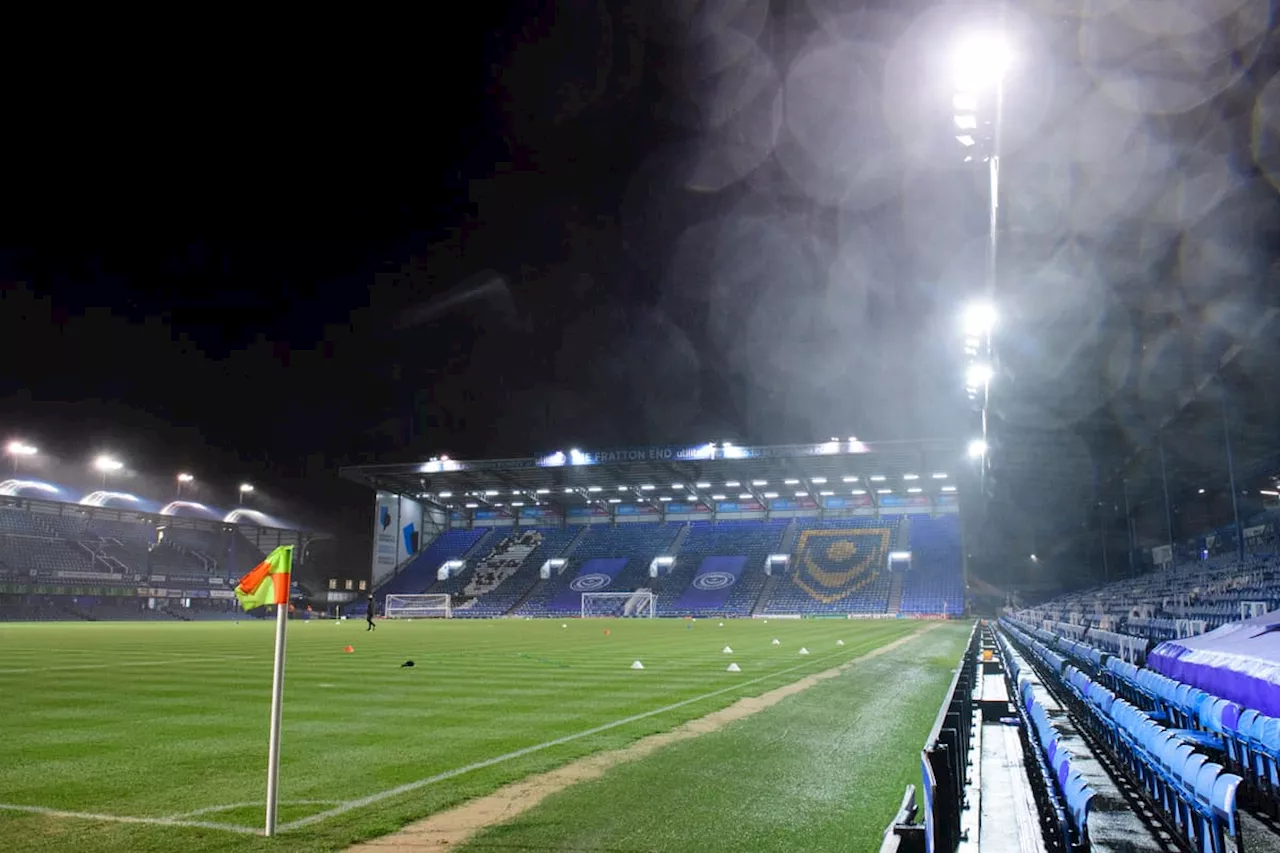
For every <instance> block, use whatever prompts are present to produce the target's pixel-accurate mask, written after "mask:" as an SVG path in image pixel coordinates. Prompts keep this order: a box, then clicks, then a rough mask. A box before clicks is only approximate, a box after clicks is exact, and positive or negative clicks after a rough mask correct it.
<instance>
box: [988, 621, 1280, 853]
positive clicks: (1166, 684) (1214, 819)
mask: <svg viewBox="0 0 1280 853" xmlns="http://www.w3.org/2000/svg"><path fill="white" fill-rule="evenodd" d="M1267 621H1268V620H1266V619H1265V618H1262V619H1259V620H1257V624H1258V625H1264V624H1265V623H1266V622H1267ZM1001 625H1002V630H1003V631H1004V632H1005V634H1006V635H1007V636H1008V637H1010V639H1011V640H1012V641H1014V642H1016V643H1017V644H1019V645H1020V646H1021V647H1022V648H1024V649H1027V650H1029V651H1030V653H1031V654H1032V655H1033V656H1034V657H1035V658H1036V659H1037V660H1038V661H1040V662H1041V665H1042V667H1043V668H1044V669H1045V670H1046V671H1048V672H1049V673H1050V674H1051V675H1052V674H1053V673H1057V681H1059V682H1060V683H1061V684H1062V686H1063V688H1064V689H1065V690H1067V691H1069V693H1070V694H1071V697H1072V701H1073V702H1074V703H1075V705H1076V706H1077V708H1078V709H1079V710H1080V714H1081V716H1082V717H1087V718H1088V720H1089V722H1090V725H1091V726H1092V728H1093V729H1094V731H1095V732H1096V734H1097V736H1098V737H1099V738H1100V739H1101V740H1102V741H1103V742H1105V743H1106V744H1107V747H1108V749H1110V750H1111V751H1112V752H1113V753H1114V754H1115V755H1116V757H1117V759H1118V760H1119V762H1120V763H1121V764H1122V765H1123V766H1124V767H1125V769H1126V772H1127V773H1128V775H1129V776H1130V777H1131V778H1132V779H1133V781H1134V783H1135V784H1136V785H1138V786H1139V787H1140V788H1141V789H1142V790H1143V791H1144V793H1145V796H1146V799H1147V800H1148V801H1149V802H1151V803H1152V804H1154V805H1155V806H1157V807H1158V808H1159V809H1160V810H1161V812H1162V814H1163V815H1164V816H1165V818H1166V820H1167V821H1168V822H1169V823H1170V825H1172V826H1174V827H1176V828H1177V830H1178V832H1179V833H1180V834H1181V836H1182V840H1183V841H1184V842H1185V843H1187V844H1188V845H1189V846H1191V847H1192V849H1197V850H1212V851H1218V850H1229V849H1250V850H1257V849H1264V850H1270V849H1276V846H1277V837H1276V834H1275V832H1274V831H1273V830H1272V829H1271V828H1270V827H1271V825H1272V816H1274V814H1276V813H1277V811H1280V785H1278V784H1277V779H1280V775H1278V774H1277V764H1278V761H1277V756H1280V720H1277V719H1275V718H1273V717H1271V716H1269V715H1267V714H1265V713H1263V712H1262V711H1260V710H1258V709H1256V708H1251V707H1248V706H1247V705H1245V704H1241V703H1239V702H1234V701H1231V700H1230V699H1228V698H1223V697H1221V696H1216V695H1213V694H1212V693H1209V692H1207V691H1205V690H1201V689H1199V688H1198V687H1196V686H1194V685H1191V684H1187V683H1184V682H1180V681H1178V680H1176V679H1174V678H1170V677H1169V676H1167V675H1164V674H1161V673H1159V672H1156V671H1154V670H1151V669H1146V668H1144V667H1140V666H1138V665H1136V664H1133V663H1130V662H1127V661H1124V660H1122V659H1121V658H1119V657H1116V656H1111V655H1108V654H1106V653H1105V652H1102V651H1100V650H1099V649H1097V648H1095V647H1093V646H1091V645H1089V644H1088V642H1085V641H1078V640H1071V639H1069V638H1062V637H1058V636H1056V635H1054V634H1053V633H1052V632H1050V631H1048V630H1046V629H1044V628H1038V627H1036V626H1035V625H1033V624H1030V623H1028V622H1026V621H1023V620H1022V619H1021V618H1020V617H1018V616H1006V617H1004V618H1003V619H1002V620H1001ZM1233 627H1234V626H1233ZM1250 627H1251V626H1250ZM1228 630H1230V629H1228ZM1248 633H1250V634H1254V631H1253V630H1249V631H1248ZM1055 649H1056V650H1055ZM1060 652H1061V653H1060ZM1258 812H1261V815H1259V814H1258ZM1260 816H1261V820H1260V819H1259V817H1260Z"/></svg>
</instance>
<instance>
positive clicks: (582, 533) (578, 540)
mask: <svg viewBox="0 0 1280 853" xmlns="http://www.w3.org/2000/svg"><path fill="white" fill-rule="evenodd" d="M590 530H591V525H590V524H584V525H582V529H581V530H579V531H578V535H577V536H575V537H573V541H572V542H570V543H569V545H568V547H566V548H565V549H564V552H563V553H562V554H560V556H561V557H563V558H564V559H566V560H567V559H569V558H570V557H572V556H573V552H574V551H576V550H578V546H579V545H581V544H582V540H583V539H585V538H586V536H587V532H588V531H590ZM512 609H514V608H512Z"/></svg>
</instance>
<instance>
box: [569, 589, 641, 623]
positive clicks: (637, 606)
mask: <svg viewBox="0 0 1280 853" xmlns="http://www.w3.org/2000/svg"><path fill="white" fill-rule="evenodd" d="M657 614H658V597H657V596H656V595H654V594H653V593H652V592H650V591H649V590H647V589H637V590H633V591H632V592H584V593H583V594H582V618H583V619H587V618H590V617H601V616H625V617H627V618H632V619H652V618H653V617H654V616H656V615H657Z"/></svg>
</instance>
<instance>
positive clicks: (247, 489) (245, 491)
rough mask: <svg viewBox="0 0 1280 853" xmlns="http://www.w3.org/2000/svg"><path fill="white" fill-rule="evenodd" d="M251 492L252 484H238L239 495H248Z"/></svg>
mask: <svg viewBox="0 0 1280 853" xmlns="http://www.w3.org/2000/svg"><path fill="white" fill-rule="evenodd" d="M252 491H253V485H252V484H250V483H241V484H240V494H242V495H245V494H248V493H249V492H252Z"/></svg>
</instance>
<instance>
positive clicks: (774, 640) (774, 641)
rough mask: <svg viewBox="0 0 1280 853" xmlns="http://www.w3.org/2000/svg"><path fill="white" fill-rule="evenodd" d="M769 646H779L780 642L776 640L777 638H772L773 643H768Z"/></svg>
mask: <svg viewBox="0 0 1280 853" xmlns="http://www.w3.org/2000/svg"><path fill="white" fill-rule="evenodd" d="M769 645H771V646H780V645H782V642H781V641H780V640H778V638H777V637H774V638H773V642H772V643H770V644H769Z"/></svg>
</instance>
